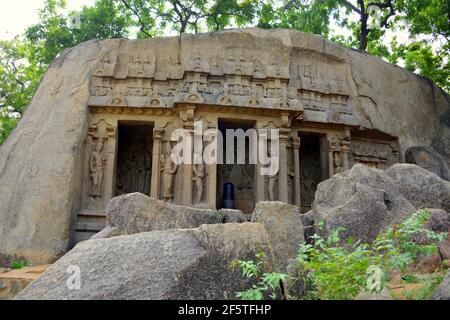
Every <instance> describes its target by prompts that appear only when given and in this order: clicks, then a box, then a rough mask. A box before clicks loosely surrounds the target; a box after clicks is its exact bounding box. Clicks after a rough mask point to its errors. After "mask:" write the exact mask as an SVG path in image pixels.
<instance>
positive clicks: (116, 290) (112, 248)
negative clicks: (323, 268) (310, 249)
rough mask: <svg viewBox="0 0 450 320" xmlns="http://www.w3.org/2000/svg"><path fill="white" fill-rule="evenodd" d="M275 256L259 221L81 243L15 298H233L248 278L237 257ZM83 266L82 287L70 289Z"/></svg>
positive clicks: (147, 233) (247, 283)
mask: <svg viewBox="0 0 450 320" xmlns="http://www.w3.org/2000/svg"><path fill="white" fill-rule="evenodd" d="M259 250H263V251H266V253H267V256H268V257H270V249H269V243H268V234H267V232H266V231H265V230H264V227H263V226H262V225H261V224H259V223H243V224H217V225H203V226H201V227H200V228H198V229H189V230H164V231H152V232H146V233H140V234H135V235H130V236H120V237H114V238H110V239H95V240H88V241H85V242H82V243H79V244H78V245H77V246H76V247H75V248H74V249H73V250H71V251H70V252H69V253H68V254H66V255H65V256H64V257H63V258H61V259H60V260H59V261H58V262H56V263H55V264H54V265H52V266H51V267H50V268H49V269H48V271H47V272H46V273H45V274H43V275H42V276H41V277H40V278H39V279H38V280H36V281H34V282H33V283H32V284H31V285H30V286H29V287H27V288H26V289H25V290H24V291H22V292H21V293H20V294H19V295H18V296H17V298H16V299H117V300H119V299H124V300H131V299H233V298H235V292H237V291H240V290H243V289H244V288H247V286H248V285H249V282H248V280H244V279H243V278H242V277H241V273H240V272H238V271H231V270H230V263H231V262H232V261H233V259H236V258H239V259H254V258H255V253H256V252H258V251H259ZM71 265H74V266H78V267H79V268H80V271H81V289H80V290H69V289H68V288H67V286H66V282H67V280H68V277H69V276H70V275H69V274H68V273H67V268H68V267H69V266H71Z"/></svg>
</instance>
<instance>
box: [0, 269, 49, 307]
mask: <svg viewBox="0 0 450 320" xmlns="http://www.w3.org/2000/svg"><path fill="white" fill-rule="evenodd" d="M48 267H49V266H48V265H45V266H35V267H25V268H22V269H18V270H6V269H5V271H4V272H2V271H1V270H2V269H1V268H0V300H11V299H13V298H14V297H15V296H16V295H17V294H18V293H19V292H21V291H22V290H23V289H25V288H26V287H27V286H28V285H29V284H30V283H31V282H33V281H34V280H36V279H37V278H38V277H39V276H40V275H41V274H43V273H44V272H45V270H47V268H48Z"/></svg>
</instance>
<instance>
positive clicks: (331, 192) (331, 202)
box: [313, 164, 416, 241]
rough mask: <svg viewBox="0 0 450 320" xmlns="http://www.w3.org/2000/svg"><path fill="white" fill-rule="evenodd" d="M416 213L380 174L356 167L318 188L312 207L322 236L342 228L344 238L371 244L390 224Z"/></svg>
mask: <svg viewBox="0 0 450 320" xmlns="http://www.w3.org/2000/svg"><path fill="white" fill-rule="evenodd" d="M415 211H416V208H415V207H414V206H413V205H412V204H411V203H410V202H409V201H408V200H407V199H406V198H405V197H403V195H402V194H401V193H400V191H399V189H398V187H397V186H396V184H395V182H394V181H393V179H391V178H390V177H389V176H387V175H386V174H385V173H384V172H383V171H382V170H378V169H374V168H370V167H367V166H365V165H362V164H357V165H355V166H353V168H352V169H351V170H349V171H346V172H344V173H342V174H338V175H335V176H334V177H332V178H331V179H328V180H326V181H324V182H322V183H320V184H319V186H318V188H317V192H316V197H315V200H314V203H313V213H314V221H316V222H318V221H321V220H322V221H323V222H324V229H323V230H322V233H323V235H324V236H326V235H327V234H328V231H330V230H332V229H335V228H337V227H344V228H345V229H346V231H345V232H344V233H343V234H342V235H343V237H344V238H346V237H349V236H352V237H354V238H356V239H361V240H363V241H371V240H373V239H374V238H375V237H376V235H377V234H378V233H379V232H380V231H381V230H383V229H385V228H386V227H388V226H390V225H392V224H393V223H398V222H400V221H402V220H404V219H405V218H406V217H408V216H409V215H411V214H412V213H414V212H415Z"/></svg>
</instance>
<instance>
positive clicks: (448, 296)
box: [432, 271, 450, 300]
mask: <svg viewBox="0 0 450 320" xmlns="http://www.w3.org/2000/svg"><path fill="white" fill-rule="evenodd" d="M432 299H433V300H450V271H448V272H447V275H446V276H445V278H444V280H443V281H442V282H441V284H440V285H439V286H438V287H437V288H436V290H435V291H434V293H433V296H432Z"/></svg>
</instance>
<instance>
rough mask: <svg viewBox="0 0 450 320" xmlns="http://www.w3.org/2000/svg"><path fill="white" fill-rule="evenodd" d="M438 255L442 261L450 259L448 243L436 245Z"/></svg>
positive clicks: (449, 242) (449, 244)
mask: <svg viewBox="0 0 450 320" xmlns="http://www.w3.org/2000/svg"><path fill="white" fill-rule="evenodd" d="M437 246H438V249H439V254H440V255H441V259H442V260H449V259H450V241H444V242H440V243H438V245H437Z"/></svg>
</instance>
